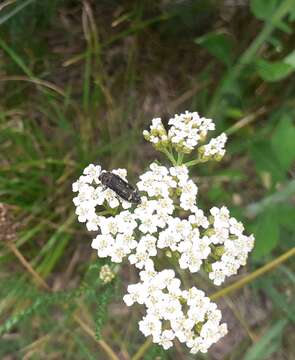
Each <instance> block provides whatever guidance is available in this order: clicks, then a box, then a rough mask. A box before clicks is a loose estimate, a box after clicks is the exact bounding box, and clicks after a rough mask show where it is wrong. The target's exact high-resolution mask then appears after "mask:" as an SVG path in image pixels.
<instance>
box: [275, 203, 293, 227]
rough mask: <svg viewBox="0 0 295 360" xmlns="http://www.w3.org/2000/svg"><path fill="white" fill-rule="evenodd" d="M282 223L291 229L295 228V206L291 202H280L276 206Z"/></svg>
mask: <svg viewBox="0 0 295 360" xmlns="http://www.w3.org/2000/svg"><path fill="white" fill-rule="evenodd" d="M276 210H277V213H278V216H279V221H280V225H281V226H283V227H285V228H287V229H289V230H293V231H294V230H295V207H294V205H291V204H280V206H277V207H276Z"/></svg>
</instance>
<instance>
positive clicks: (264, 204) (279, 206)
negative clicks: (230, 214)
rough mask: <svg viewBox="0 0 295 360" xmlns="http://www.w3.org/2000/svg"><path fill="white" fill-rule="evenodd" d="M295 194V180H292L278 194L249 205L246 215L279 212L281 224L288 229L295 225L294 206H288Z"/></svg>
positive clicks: (252, 215) (275, 193)
mask: <svg viewBox="0 0 295 360" xmlns="http://www.w3.org/2000/svg"><path fill="white" fill-rule="evenodd" d="M294 194H295V180H291V181H288V182H287V183H284V185H283V186H282V188H281V189H279V190H277V191H276V192H274V193H272V194H270V195H268V196H265V197H264V198H263V199H261V200H260V201H257V202H254V203H251V204H249V205H248V206H247V207H246V209H245V214H246V216H249V217H254V216H257V215H259V214H261V213H263V212H265V211H266V210H269V209H272V210H273V211H276V212H277V214H278V221H280V224H282V225H286V227H288V226H289V225H291V224H292V225H295V215H294V212H295V208H294V206H292V205H288V201H290V199H292V197H293V195H294ZM285 215H286V216H285ZM293 219H294V222H293Z"/></svg>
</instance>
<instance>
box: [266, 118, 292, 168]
mask: <svg viewBox="0 0 295 360" xmlns="http://www.w3.org/2000/svg"><path fill="white" fill-rule="evenodd" d="M271 144H272V148H273V151H274V153H275V154H276V156H277V159H278V160H279V162H280V164H281V167H282V169H283V170H285V171H287V170H288V169H289V168H290V166H291V165H292V163H293V162H294V161H295V126H294V124H293V122H292V120H291V118H290V117H289V116H287V115H286V116H284V117H283V118H282V119H281V121H280V122H279V124H278V125H277V127H276V129H275V131H274V133H273V136H272V139H271Z"/></svg>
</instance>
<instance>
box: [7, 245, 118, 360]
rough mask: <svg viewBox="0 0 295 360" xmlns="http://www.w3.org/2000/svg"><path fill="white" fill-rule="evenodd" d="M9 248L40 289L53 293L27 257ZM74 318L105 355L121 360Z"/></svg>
mask: <svg viewBox="0 0 295 360" xmlns="http://www.w3.org/2000/svg"><path fill="white" fill-rule="evenodd" d="M8 246H9V248H10V249H11V251H12V252H13V253H14V254H15V255H16V257H17V258H18V259H19V261H20V262H21V264H22V265H23V266H24V267H25V269H26V270H27V271H28V272H29V273H30V274H31V275H32V277H33V278H34V279H35V280H36V282H37V283H38V284H39V285H40V287H41V288H43V289H44V290H46V291H52V289H51V288H50V287H49V286H48V284H47V283H46V281H45V280H43V279H42V277H41V276H40V275H39V274H38V273H37V272H36V271H35V269H34V268H33V267H32V266H31V264H30V263H29V262H28V261H27V260H26V259H25V257H24V256H23V255H22V254H21V252H20V251H18V249H17V248H16V247H15V246H13V244H8ZM72 317H73V319H74V320H75V322H76V323H78V324H79V325H80V327H81V328H82V329H83V330H84V332H85V333H86V334H88V335H89V336H90V337H91V338H92V339H93V340H94V341H95V342H96V343H98V344H99V345H100V347H101V348H102V349H103V350H104V351H105V353H106V354H107V355H108V357H109V359H110V360H119V358H118V357H117V355H116V354H115V353H114V351H113V350H112V349H111V347H110V346H109V345H108V344H107V343H106V342H105V341H104V340H101V339H100V340H97V339H96V336H95V333H94V332H93V331H92V329H91V328H90V327H89V326H88V325H87V324H86V323H84V321H83V320H82V319H81V318H80V317H79V316H78V315H77V314H75V313H74V314H73V315H72Z"/></svg>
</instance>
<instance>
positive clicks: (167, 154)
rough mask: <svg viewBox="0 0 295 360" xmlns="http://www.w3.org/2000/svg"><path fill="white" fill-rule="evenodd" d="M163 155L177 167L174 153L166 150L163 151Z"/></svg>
mask: <svg viewBox="0 0 295 360" xmlns="http://www.w3.org/2000/svg"><path fill="white" fill-rule="evenodd" d="M163 153H164V154H165V155H166V156H167V157H168V159H169V160H170V161H171V162H172V164H173V166H176V165H177V163H176V160H175V159H174V156H173V155H172V153H171V152H170V151H169V150H167V149H166V148H164V149H163Z"/></svg>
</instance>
